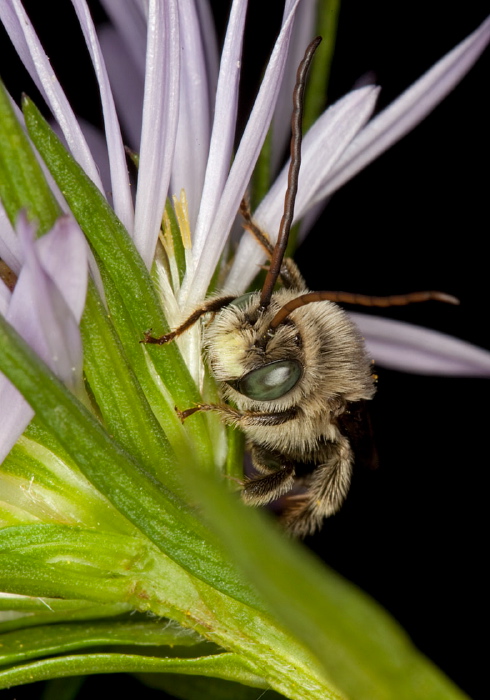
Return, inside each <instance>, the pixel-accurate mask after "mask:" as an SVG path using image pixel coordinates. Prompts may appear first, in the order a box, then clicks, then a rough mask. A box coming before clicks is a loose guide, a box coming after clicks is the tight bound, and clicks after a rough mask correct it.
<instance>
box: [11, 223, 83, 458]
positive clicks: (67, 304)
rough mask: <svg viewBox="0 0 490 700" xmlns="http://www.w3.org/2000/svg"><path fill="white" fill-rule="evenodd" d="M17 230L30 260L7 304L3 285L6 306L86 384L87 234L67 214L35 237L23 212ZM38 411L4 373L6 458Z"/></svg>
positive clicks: (44, 354) (75, 383)
mask: <svg viewBox="0 0 490 700" xmlns="http://www.w3.org/2000/svg"><path fill="white" fill-rule="evenodd" d="M17 233H18V240H19V244H20V246H21V247H22V257H23V260H24V261H25V262H24V265H23V267H22V270H21V272H20V275H19V279H18V280H17V284H16V286H15V289H14V292H13V293H12V294H11V296H10V299H9V303H8V307H7V308H6V309H5V308H4V306H5V305H4V303H3V301H4V300H5V301H7V297H6V295H4V289H3V287H4V286H5V285H2V290H1V298H2V302H1V304H0V308H1V310H2V313H3V311H5V313H4V315H5V317H6V319H7V320H8V321H9V322H10V323H11V324H12V326H13V327H14V328H15V329H16V330H17V331H18V333H20V335H21V336H22V337H23V338H24V340H26V341H27V342H28V343H29V345H30V346H31V347H32V348H33V349H34V350H35V351H36V352H37V354H38V355H39V356H40V357H41V358H42V359H44V361H45V362H46V363H47V364H48V365H49V366H50V367H51V369H52V370H53V371H54V372H55V373H56V374H57V375H58V376H59V377H60V378H61V379H62V380H63V381H64V382H65V383H66V384H67V385H68V386H69V387H70V388H71V389H72V390H74V391H77V390H79V389H80V388H81V387H82V386H83V379H82V343H81V337H80V329H79V327H78V321H79V319H80V316H81V313H82V310H83V301H84V299H85V290H86V280H87V264H86V243H85V239H84V237H83V234H82V233H81V231H80V229H79V227H78V225H77V224H76V223H75V221H74V220H73V219H68V218H67V217H66V218H63V219H60V220H59V221H58V222H57V224H56V225H55V227H54V228H53V230H52V231H50V232H49V233H47V234H46V235H45V236H42V237H41V238H40V239H38V240H35V239H34V230H33V227H32V225H31V224H30V223H28V222H27V219H26V217H25V214H23V213H21V214H20V216H19V219H18V224H17ZM61 287H62V290H61ZM77 319H78V320H77ZM33 415H34V413H33V411H32V409H31V407H30V406H29V404H28V403H27V402H26V400H25V399H24V398H23V397H22V396H21V394H20V393H19V392H18V391H17V389H16V388H15V387H14V386H13V385H12V384H11V383H10V382H9V381H8V380H7V379H6V377H5V376H3V375H0V421H1V425H2V430H1V431H0V462H2V461H3V459H4V458H5V457H6V455H7V454H8V453H9V452H10V450H11V449H12V447H13V445H14V444H15V443H16V441H17V440H18V438H19V437H20V435H21V434H22V433H23V432H24V430H25V428H26V427H27V425H28V424H29V422H30V420H31V418H32V416H33Z"/></svg>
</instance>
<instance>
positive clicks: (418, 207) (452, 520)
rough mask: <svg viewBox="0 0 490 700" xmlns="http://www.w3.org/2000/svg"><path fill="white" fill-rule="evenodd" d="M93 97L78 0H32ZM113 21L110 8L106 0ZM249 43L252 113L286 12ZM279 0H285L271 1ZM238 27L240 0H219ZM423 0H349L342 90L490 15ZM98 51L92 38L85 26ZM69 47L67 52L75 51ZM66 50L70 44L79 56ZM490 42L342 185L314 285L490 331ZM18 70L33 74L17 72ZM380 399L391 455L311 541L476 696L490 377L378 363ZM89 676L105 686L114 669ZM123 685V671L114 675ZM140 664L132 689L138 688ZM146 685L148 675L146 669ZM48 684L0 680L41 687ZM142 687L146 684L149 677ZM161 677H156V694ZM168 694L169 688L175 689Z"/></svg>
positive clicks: (314, 252) (307, 254)
mask: <svg viewBox="0 0 490 700" xmlns="http://www.w3.org/2000/svg"><path fill="white" fill-rule="evenodd" d="M25 4H26V6H28V7H29V11H30V13H31V16H33V17H35V19H36V22H37V26H38V27H39V29H40V31H42V35H43V37H44V38H45V41H46V44H47V46H48V47H49V48H48V53H49V55H50V56H51V57H52V59H53V64H54V67H55V69H56V71H57V73H58V75H59V76H60V78H61V79H62V81H63V80H65V81H66V80H67V81H68V85H69V86H71V89H70V91H69V97H70V99H71V102H72V104H73V105H74V107H75V109H76V111H77V113H79V114H81V115H83V116H84V117H86V118H88V119H90V120H91V121H93V122H94V123H96V124H97V123H99V121H100V115H99V108H98V105H97V103H96V102H94V100H93V96H94V94H96V93H95V83H94V80H93V78H92V74H91V72H90V70H89V69H88V68H87V66H84V65H78V64H75V63H74V59H73V55H74V53H73V51H76V50H77V44H76V42H75V40H74V33H73V32H71V31H70V29H69V28H70V27H71V26H72V24H73V17H72V12H71V6H70V3H69V2H68V0H56V2H55V1H54V0H51V2H50V3H49V7H50V9H49V13H48V14H49V16H47V13H46V4H45V3H38V2H36V0H31V1H30V2H26V3H25ZM90 4H91V6H92V7H93V8H94V12H95V15H96V17H97V19H100V20H102V19H103V13H102V12H101V11H100V8H98V7H97V3H95V2H93V3H90ZM250 4H251V9H250V17H249V25H248V27H249V28H248V36H247V41H246V47H245V57H244V88H245V90H244V98H243V106H244V112H245V109H246V108H247V105H248V104H249V102H250V100H251V99H252V95H253V94H254V85H255V84H256V80H257V76H258V72H259V71H260V69H261V67H262V66H263V63H264V61H265V60H266V56H267V52H268V51H269V50H270V44H271V36H272V34H271V32H272V29H271V20H270V16H271V14H272V9H271V11H270V14H267V16H266V15H264V7H265V5H264V3H263V2H258V1H257V0H251V3H250ZM274 5H277V6H278V7H279V6H280V5H281V3H274V2H271V1H270V0H269V3H267V9H268V10H269V8H273V6H274ZM213 7H214V9H215V11H216V14H217V18H218V23H219V24H220V26H221V27H224V24H225V21H226V16H227V7H228V2H225V1H223V2H214V3H213ZM416 8H417V5H412V6H409V5H407V4H406V3H393V2H390V1H389V0H382V1H381V2H377V3H366V2H361V1H359V0H345V2H344V4H343V9H342V11H341V18H340V29H339V34H338V42H337V51H336V55H335V61H334V65H333V74H332V81H331V85H330V90H329V101H330V102H331V101H334V100H335V99H337V98H339V97H340V96H342V95H343V94H345V92H347V91H348V90H349V89H351V87H352V86H353V84H354V83H355V81H356V80H357V79H358V78H359V77H360V76H362V75H363V74H365V73H366V72H368V71H373V72H374V74H375V76H376V79H377V82H378V83H379V84H380V85H381V86H382V87H383V90H382V93H381V98H380V104H381V106H383V105H385V104H388V103H389V102H390V101H391V100H392V99H393V98H394V97H396V95H397V94H399V93H400V92H401V91H402V90H403V89H404V88H406V87H407V86H408V85H409V84H411V83H412V82H413V81H414V80H415V79H416V78H417V77H419V76H420V75H421V74H422V73H423V72H424V71H425V70H427V69H428V68H429V67H430V66H431V65H432V64H433V63H434V62H435V61H436V60H437V59H438V58H440V57H441V56H442V55H443V54H444V53H446V52H447V51H448V50H450V49H451V48H452V47H453V46H454V45H455V44H457V43H458V42H459V41H461V40H462V39H463V38H464V37H465V36H467V35H468V34H469V33H470V32H471V31H473V30H474V29H475V28H476V26H477V25H478V24H479V23H480V22H481V21H482V20H483V18H484V16H485V7H484V3H483V2H472V3H466V4H465V5H464V6H462V7H459V11H458V13H457V14H456V13H450V12H449V11H448V9H447V8H448V5H447V3H445V2H442V1H436V0H429V2H427V3H424V4H423V5H418V8H420V9H419V10H418V11H416ZM79 47H80V49H82V47H83V42H82V39H80V40H79ZM0 51H1V53H2V63H1V64H0V72H1V74H2V76H3V77H4V79H5V81H6V83H7V86H8V87H9V89H10V90H11V91H12V93H13V94H14V96H15V97H16V98H17V97H18V96H19V92H20V89H24V90H27V92H29V94H31V95H33V96H35V95H36V93H35V91H34V90H33V89H32V88H29V81H27V79H26V78H25V76H24V75H22V72H21V71H20V70H19V68H18V64H17V63H16V62H14V59H13V54H12V53H11V52H10V51H9V49H8V46H7V42H6V41H5V40H3V38H2V39H1V41H0ZM65 52H66V54H65ZM65 56H66V57H65ZM488 68H489V55H488V51H487V54H486V55H484V57H483V58H482V59H480V61H479V63H478V64H477V65H476V66H475V68H473V70H472V71H471V73H470V74H469V75H468V76H467V77H466V78H465V79H464V81H463V82H462V83H461V85H459V86H458V87H457V88H456V90H454V92H453V93H452V94H451V95H450V96H449V97H448V98H447V99H446V100H445V101H444V103H443V104H441V105H440V106H439V107H438V108H437V109H436V110H435V112H434V113H433V114H432V115H430V116H429V117H428V119H426V120H425V122H424V123H423V124H422V125H420V126H419V127H418V128H417V129H416V130H415V131H414V132H413V133H412V134H410V135H409V136H408V137H406V138H405V139H404V140H403V141H402V142H401V143H399V144H397V145H396V146H395V147H393V148H392V149H391V150H390V151H389V152H388V153H386V154H385V155H383V156H382V157H381V158H379V159H378V161H377V162H376V163H374V164H372V165H371V166H370V167H369V168H368V169H366V170H365V171H364V172H363V173H361V174H360V175H358V176H357V177H356V178H355V179H354V180H353V181H352V182H350V183H349V184H348V185H346V186H345V187H344V188H343V189H342V190H341V191H340V192H338V193H337V194H336V195H335V196H334V197H333V198H332V200H331V202H330V204H329V205H328V208H327V209H326V210H325V212H324V214H323V216H322V217H321V219H320V220H319V221H318V224H317V226H316V227H315V229H314V231H313V232H312V233H311V235H310V236H309V237H308V239H307V240H306V242H305V243H304V244H303V245H302V246H301V247H300V249H299V251H298V254H297V261H298V263H299V265H300V268H301V270H302V271H303V273H304V275H305V276H306V279H307V282H308V285H309V286H310V287H311V288H312V289H343V290H349V291H358V292H363V293H367V294H390V293H399V292H407V291H415V290H419V289H441V290H443V291H446V292H449V293H452V294H455V295H456V296H457V297H459V299H460V300H461V306H460V307H458V308H455V307H449V306H447V307H446V306H444V305H439V304H435V303H430V304H426V305H422V306H414V307H410V308H404V309H389V310H387V311H386V312H383V315H385V316H386V317H392V318H399V319H402V320H406V321H409V322H412V323H417V324H419V325H425V326H428V327H430V328H436V329H439V330H441V331H443V332H446V333H449V334H451V335H454V336H457V337H460V338H463V339H466V340H468V341H470V342H472V343H475V344H477V345H480V346H482V347H486V348H489V347H490V337H489V334H488V330H487V313H486V307H487V297H488V292H487V256H486V255H485V250H484V247H483V246H484V242H486V238H487V233H488V215H487V211H488V156H489V148H488V147H489V140H488V124H489V123H490V115H489V109H488V102H487V101H486V100H485V98H484V93H485V92H487V88H488V74H489V71H488ZM19 86H20V87H19ZM378 374H379V388H378V393H377V396H376V399H375V400H374V401H373V404H372V412H373V423H374V433H375V440H376V444H377V449H378V452H379V458H380V467H379V469H377V470H376V471H372V470H369V469H367V468H365V467H363V466H361V465H359V466H358V467H357V468H356V470H355V475H354V479H353V484H352V489H351V492H350V495H349V497H348V499H347V502H346V504H345V506H344V507H343V509H342V511H341V512H340V513H339V514H338V515H337V516H335V517H334V518H332V519H331V520H330V521H328V522H327V523H326V524H325V527H324V528H323V530H322V532H321V533H320V534H318V535H317V536H315V537H313V538H310V539H309V540H307V542H306V544H307V545H308V546H310V547H311V548H312V549H313V550H314V551H316V552H317V553H318V554H319V555H320V556H321V557H322V558H323V559H324V560H325V562H326V563H327V564H328V565H330V566H331V567H333V568H335V569H336V570H337V571H339V572H340V573H342V574H343V575H344V576H346V577H347V578H348V579H350V580H351V581H353V582H355V583H356V584H358V585H359V586H360V587H361V588H362V589H363V590H365V591H367V592H368V593H370V594H371V595H372V596H373V597H374V598H376V600H378V601H379V602H380V603H381V604H382V605H383V606H385V607H386V608H387V609H388V610H389V611H390V612H391V613H392V614H393V615H394V616H395V617H396V618H397V619H398V620H399V621H400V623H401V624H402V625H403V626H404V627H405V629H406V630H407V632H408V633H409V634H410V635H411V637H412V638H413V640H414V642H415V643H416V644H417V646H418V647H419V648H420V649H421V650H422V651H423V652H424V653H426V654H427V655H428V656H429V657H430V658H431V659H433V660H434V662H435V663H436V664H438V665H439V666H440V667H441V668H442V669H443V670H444V671H445V672H446V673H447V674H448V675H449V676H450V677H451V678H453V679H454V681H455V682H456V683H458V684H459V685H460V686H461V687H462V688H463V689H464V690H465V691H466V692H467V693H468V694H469V695H470V696H472V697H473V698H474V699H478V698H481V699H483V697H486V695H485V696H484V690H483V688H484V685H483V678H484V672H485V669H486V656H484V650H483V648H482V642H481V638H482V637H484V630H483V629H481V619H482V610H481V608H482V607H483V605H484V603H485V602H486V600H485V598H486V596H485V595H484V594H485V593H486V589H487V581H486V577H485V575H484V569H483V560H484V557H483V547H484V539H483V532H482V531H483V526H484V524H486V520H487V518H486V516H485V511H486V507H487V496H486V481H484V479H485V476H484V475H485V473H486V471H485V470H486V469H487V468H488V456H487V448H486V437H485V435H486V432H487V430H488V428H487V422H486V421H487V415H488V411H487V398H486V393H487V392H488V390H489V388H490V387H489V382H488V380H482V379H461V378H441V377H422V376H415V375H408V374H403V373H399V372H394V371H388V370H384V369H383V368H378ZM91 683H92V685H90V684H88V685H87V686H86V688H87V689H86V691H85V692H86V693H87V696H88V692H89V689H90V688H91V687H99V688H100V687H101V686H100V684H101V683H102V679H101V678H98V679H93V681H92V682H91ZM107 683H108V687H110V688H111V690H112V691H113V692H114V691H117V679H116V678H113V677H110V678H109V677H108V678H107ZM132 683H133V681H132V680H129V679H123V680H122V681H121V688H123V689H125V690H126V692H128V693H130V692H131V691H130V685H131V684H132ZM134 683H136V681H134ZM39 692H40V691H39V686H38V684H36V685H35V686H31V687H25V688H22V689H15V690H12V691H2V692H1V693H0V695H1V697H2V698H4V697H5V698H6V699H7V698H8V700H13V698H17V699H18V700H20V698H23V697H26V698H27V697H35V696H36V695H37V694H38V693H39ZM134 692H138V691H137V690H136V689H135V690H134ZM151 696H152V691H148V694H147V691H145V697H151ZM159 697H161V696H159Z"/></svg>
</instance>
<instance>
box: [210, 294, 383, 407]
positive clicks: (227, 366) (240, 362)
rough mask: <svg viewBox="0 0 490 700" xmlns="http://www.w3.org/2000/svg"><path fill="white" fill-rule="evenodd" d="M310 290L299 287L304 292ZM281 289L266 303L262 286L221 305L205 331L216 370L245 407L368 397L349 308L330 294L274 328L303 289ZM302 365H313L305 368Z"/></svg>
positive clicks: (366, 370)
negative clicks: (262, 299) (346, 310)
mask: <svg viewBox="0 0 490 700" xmlns="http://www.w3.org/2000/svg"><path fill="white" fill-rule="evenodd" d="M304 291H305V290H301V292H304ZM301 292H298V290H279V291H277V292H275V293H274V295H273V296H272V299H271V303H270V305H269V306H268V307H267V308H266V309H261V307H260V294H259V293H253V294H250V295H247V296H246V297H240V298H239V299H238V303H232V304H229V305H228V306H226V307H225V308H223V309H222V310H221V311H220V312H219V313H218V314H217V315H216V317H215V318H214V319H213V320H212V321H211V322H210V324H209V325H208V327H207V328H206V330H205V332H204V346H205V349H206V354H207V359H208V363H209V366H210V368H211V371H212V373H213V375H214V376H215V378H216V379H217V381H218V382H220V383H221V386H222V391H223V394H224V396H225V398H227V399H228V400H230V399H231V400H233V401H234V402H235V403H236V404H237V405H238V406H239V408H240V409H242V410H258V411H271V410H288V409H290V408H291V407H293V406H300V405H303V406H304V405H305V401H306V402H308V404H309V405H312V406H315V405H318V407H319V410H321V406H323V407H324V406H325V404H328V402H329V401H331V400H332V401H335V402H337V401H338V399H339V397H341V398H342V399H344V400H346V401H358V400H360V399H367V398H371V397H372V395H373V384H372V379H371V376H370V375H371V372H370V362H369V359H368V357H367V355H366V353H365V350H364V344H363V341H362V338H361V337H360V336H359V333H358V331H357V329H356V328H355V326H354V325H353V324H352V322H351V321H350V320H349V318H348V316H347V315H346V314H345V313H344V312H343V311H342V310H341V309H340V308H339V307H338V306H336V305H335V304H333V303H331V302H328V301H325V302H321V303H318V304H314V305H311V306H309V307H304V308H302V307H300V308H298V309H296V310H295V311H293V312H292V313H291V315H290V316H289V317H288V319H287V321H285V322H284V323H282V324H281V325H279V326H278V327H277V328H276V329H274V331H273V332H271V331H270V323H271V320H272V318H273V317H274V316H275V314H276V313H277V311H279V309H281V308H282V307H283V306H284V305H285V304H286V303H288V302H290V301H291V300H293V299H295V298H297V297H298V294H299V293H301ZM305 368H308V369H307V371H305Z"/></svg>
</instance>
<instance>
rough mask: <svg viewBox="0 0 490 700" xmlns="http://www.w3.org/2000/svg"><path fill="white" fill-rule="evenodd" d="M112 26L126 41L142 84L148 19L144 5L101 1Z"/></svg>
mask: <svg viewBox="0 0 490 700" xmlns="http://www.w3.org/2000/svg"><path fill="white" fill-rule="evenodd" d="M101 3H102V6H103V7H104V10H105V11H106V12H107V15H108V17H109V18H110V20H111V22H112V24H113V25H114V26H115V27H116V29H117V31H118V33H119V34H120V36H121V37H122V39H123V41H124V45H125V47H126V51H127V52H128V53H129V54H130V55H131V57H132V60H133V64H134V65H135V66H136V67H137V70H138V73H139V75H140V79H141V82H143V80H144V78H145V63H146V30H147V27H146V17H145V13H144V11H143V4H142V3H137V2H135V0H101Z"/></svg>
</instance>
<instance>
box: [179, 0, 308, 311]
mask: <svg viewBox="0 0 490 700" xmlns="http://www.w3.org/2000/svg"><path fill="white" fill-rule="evenodd" d="M297 4H298V3H297V2H290V3H288V9H289V12H288V14H287V17H286V20H285V22H284V24H283V26H282V28H281V32H280V34H279V37H278V39H277V41H276V44H275V46H274V49H273V52H272V55H271V58H270V61H269V63H268V66H267V69H266V72H265V75H264V78H263V81H262V84H261V86H260V90H259V93H258V95H257V99H256V101H255V104H254V107H253V109H252V113H251V115H250V118H249V120H248V123H247V126H246V128H245V131H244V134H243V136H242V139H241V141H240V145H239V147H238V150H237V153H236V156H235V159H234V161H233V165H232V166H231V169H230V174H229V176H228V179H227V181H226V185H225V187H224V189H223V193H222V196H221V198H220V201H219V206H218V208H217V210H216V214H215V216H214V217H213V221H212V225H211V228H210V230H209V233H208V235H207V236H206V237H205V239H203V240H202V241H201V240H200V241H199V242H197V239H196V243H198V245H196V246H195V248H194V251H193V253H194V261H195V266H196V267H195V272H194V274H193V275H187V276H186V279H185V280H184V285H183V288H182V296H181V302H182V304H183V305H184V306H188V307H191V306H193V305H195V304H196V303H197V302H198V301H199V300H200V299H202V298H203V297H204V295H205V294H206V290H207V288H208V286H209V283H210V281H211V277H212V274H213V271H214V269H215V267H216V265H217V264H218V260H219V257H220V255H221V253H222V251H223V248H224V245H225V242H226V239H227V237H228V234H229V232H230V229H231V226H232V224H233V221H234V219H235V216H236V212H237V211H238V207H239V204H240V200H241V199H242V197H243V195H244V192H245V189H246V187H247V184H248V182H249V180H250V177H251V174H252V171H253V168H254V166H255V163H256V161H257V158H258V156H259V153H260V149H261V148H262V144H263V143H264V139H265V137H266V134H267V130H268V128H269V125H270V121H271V119H272V114H273V112H274V107H275V104H276V100H277V95H278V92H279V87H280V84H281V80H282V76H283V72H284V67H285V63H286V58H287V53H288V48H289V39H290V36H291V30H292V24H293V20H294V15H295V11H296V7H297Z"/></svg>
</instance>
